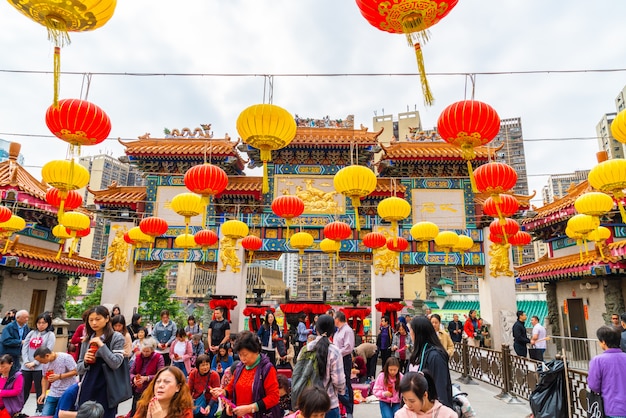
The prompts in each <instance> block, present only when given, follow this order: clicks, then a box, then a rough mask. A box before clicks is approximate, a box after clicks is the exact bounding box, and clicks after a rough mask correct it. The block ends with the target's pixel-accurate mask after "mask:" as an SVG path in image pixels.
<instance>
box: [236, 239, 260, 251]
mask: <svg viewBox="0 0 626 418" xmlns="http://www.w3.org/2000/svg"><path fill="white" fill-rule="evenodd" d="M241 246H242V247H243V248H245V249H246V250H248V251H258V250H260V249H261V247H263V240H262V239H261V238H259V237H257V236H256V235H248V236H247V237H245V238H244V239H242V240H241Z"/></svg>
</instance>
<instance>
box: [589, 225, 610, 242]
mask: <svg viewBox="0 0 626 418" xmlns="http://www.w3.org/2000/svg"><path fill="white" fill-rule="evenodd" d="M587 238H588V239H589V241H593V242H602V241H606V240H607V239H609V238H611V230H610V229H609V228H607V227H606V226H599V227H598V228H597V229H594V230H593V231H591V232H590V233H589V234H588V235H587Z"/></svg>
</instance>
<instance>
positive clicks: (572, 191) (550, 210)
mask: <svg viewBox="0 0 626 418" xmlns="http://www.w3.org/2000/svg"><path fill="white" fill-rule="evenodd" d="M590 191H592V188H591V186H590V185H589V182H588V181H587V180H583V181H581V182H580V183H578V184H577V185H573V186H570V188H569V189H568V193H567V194H566V195H565V196H563V197H562V198H560V199H557V200H555V201H554V202H550V203H548V204H547V205H544V206H542V207H540V208H534V210H535V211H536V212H537V215H535V216H533V217H532V218H526V219H523V220H522V224H529V223H533V222H534V223H536V222H539V221H544V222H545V223H546V224H547V223H549V222H548V220H547V219H546V218H547V217H549V216H550V215H553V214H556V213H558V212H561V211H562V210H566V209H569V208H573V207H574V202H575V201H576V199H578V197H580V196H581V195H583V194H584V193H587V192H590Z"/></svg>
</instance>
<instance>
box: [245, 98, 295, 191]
mask: <svg viewBox="0 0 626 418" xmlns="http://www.w3.org/2000/svg"><path fill="white" fill-rule="evenodd" d="M296 129H297V126H296V121H295V119H294V117H293V116H292V115H291V114H290V113H289V112H288V111H287V110H285V109H283V108H282V107H280V106H276V105H273V104H257V105H253V106H250V107H248V108H246V109H244V110H243V112H241V113H240V114H239V117H238V118H237V132H239V136H241V139H242V140H243V142H245V143H246V144H248V145H250V146H251V147H254V148H257V149H258V150H259V151H260V153H261V161H263V193H268V192H269V182H268V179H267V162H268V161H272V151H273V150H278V149H281V148H284V147H286V146H287V145H289V144H290V143H291V141H293V138H294V137H295V136H296Z"/></svg>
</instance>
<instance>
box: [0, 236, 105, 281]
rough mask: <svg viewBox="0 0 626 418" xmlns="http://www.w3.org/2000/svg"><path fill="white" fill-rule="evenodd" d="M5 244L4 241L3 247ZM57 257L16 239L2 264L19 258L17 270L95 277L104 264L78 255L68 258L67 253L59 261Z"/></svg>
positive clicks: (10, 245) (46, 250)
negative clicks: (12, 258)
mask: <svg viewBox="0 0 626 418" xmlns="http://www.w3.org/2000/svg"><path fill="white" fill-rule="evenodd" d="M4 242H5V241H4V240H3V241H2V245H4ZM56 255H57V253H56V251H51V250H48V249H45V248H40V247H35V246H32V245H26V244H22V243H20V242H19V240H18V239H15V240H13V241H11V242H9V246H8V249H7V251H6V253H5V254H3V257H2V263H6V258H7V257H17V264H16V266H15V267H17V268H23V269H28V270H34V271H44V272H51V273H58V274H67V275H81V276H95V275H96V274H97V273H98V272H99V271H100V266H101V265H102V263H103V262H104V260H93V259H91V258H86V257H79V256H77V255H74V256H72V258H68V256H67V255H68V254H67V253H62V254H61V256H60V257H59V259H58V260H57V258H56Z"/></svg>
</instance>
